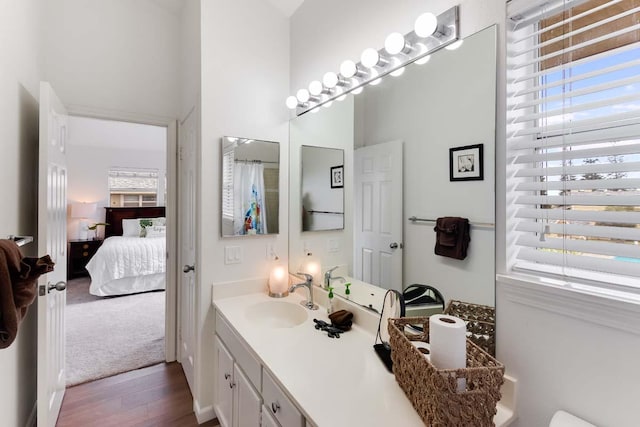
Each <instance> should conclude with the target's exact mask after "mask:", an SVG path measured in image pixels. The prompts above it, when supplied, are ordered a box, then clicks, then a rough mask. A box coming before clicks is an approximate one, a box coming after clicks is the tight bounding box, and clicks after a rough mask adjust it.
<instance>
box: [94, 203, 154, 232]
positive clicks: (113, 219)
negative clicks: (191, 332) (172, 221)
mask: <svg viewBox="0 0 640 427" xmlns="http://www.w3.org/2000/svg"><path fill="white" fill-rule="evenodd" d="M105 210H106V215H105V222H106V223H107V224H109V225H107V226H106V227H105V230H104V237H105V238H107V237H111V236H122V220H123V219H135V218H158V217H163V216H165V207H164V206H148V207H142V208H140V207H135V208H112V207H106V208H105Z"/></svg>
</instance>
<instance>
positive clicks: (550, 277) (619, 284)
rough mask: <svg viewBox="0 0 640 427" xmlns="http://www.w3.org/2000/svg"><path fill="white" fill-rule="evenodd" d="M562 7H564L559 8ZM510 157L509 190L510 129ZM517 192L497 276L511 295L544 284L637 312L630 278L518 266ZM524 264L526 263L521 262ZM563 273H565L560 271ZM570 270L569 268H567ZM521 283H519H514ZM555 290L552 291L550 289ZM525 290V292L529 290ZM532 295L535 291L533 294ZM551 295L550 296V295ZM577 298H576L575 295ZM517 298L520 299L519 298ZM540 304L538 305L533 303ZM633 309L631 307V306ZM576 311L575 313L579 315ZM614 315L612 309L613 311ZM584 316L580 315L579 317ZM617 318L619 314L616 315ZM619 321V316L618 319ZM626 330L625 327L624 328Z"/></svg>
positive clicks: (518, 5)
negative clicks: (622, 304) (503, 270)
mask: <svg viewBox="0 0 640 427" xmlns="http://www.w3.org/2000/svg"><path fill="white" fill-rule="evenodd" d="M583 1H585V0H575V1H573V2H572V3H571V6H570V7H574V6H575V5H576V4H579V3H581V2H583ZM533 3H536V2H533V1H530V0H512V1H511V2H510V4H509V10H508V15H509V16H513V15H515V14H517V13H518V9H520V10H521V11H522V13H523V16H524V19H527V18H526V11H527V8H529V9H531V6H532V4H533ZM537 3H541V4H542V3H547V5H548V6H547V7H549V8H553V7H554V4H553V2H542V1H537ZM563 3H564V2H562V1H559V2H555V6H556V7H560V8H561V7H562V4H563ZM558 10H561V9H558ZM507 21H508V22H507V27H509V24H510V22H509V21H510V18H509V17H508V18H507ZM508 33H509V29H508V28H507V51H508V48H509V45H508V43H509V34H508ZM510 78H512V75H511V76H510V75H508V76H507V94H508V93H509V92H510V90H513V88H512V87H509V81H510ZM509 113H510V112H509V106H508V105H507V124H508V125H509V123H512V122H510V120H511V119H512V117H509ZM532 153H535V149H532ZM506 154H507V158H506V168H507V187H506V188H507V189H510V188H513V185H514V184H515V180H514V179H513V178H511V177H512V176H513V174H514V172H515V170H516V167H517V166H515V165H513V164H512V163H511V161H512V160H513V157H512V154H513V153H512V152H511V150H510V147H509V130H508V132H507V150H506ZM515 197H517V195H515V194H513V193H510V192H508V193H507V196H506V201H507V229H506V242H507V243H506V244H507V246H506V259H507V265H506V267H507V270H506V274H499V275H498V277H497V279H498V282H499V283H503V284H508V285H510V286H508V287H507V290H508V292H507V293H508V294H510V295H511V296H512V297H513V296H514V295H516V296H517V295H518V294H519V293H520V292H521V291H522V290H526V292H529V293H530V292H531V291H533V290H534V289H538V290H539V289H540V288H539V287H540V286H541V285H543V286H546V290H545V291H543V292H550V293H552V294H554V293H557V292H558V291H559V290H564V291H567V290H568V291H570V292H571V293H573V294H574V296H575V294H576V293H577V294H582V295H590V296H596V297H599V298H601V297H604V298H607V299H611V300H615V301H625V302H627V303H631V304H632V305H633V307H634V308H633V310H632V311H633V312H635V313H637V304H639V303H640V287H636V288H633V287H629V286H628V284H629V282H628V281H626V280H620V281H617V280H615V277H613V276H611V275H609V274H597V273H592V272H589V274H587V275H582V277H580V276H581V275H580V274H577V275H573V276H571V277H567V276H566V274H562V272H561V270H559V269H558V268H554V267H550V266H548V267H543V268H540V267H536V268H535V269H529V268H522V267H517V266H516V262H515V253H516V250H515V247H516V246H515V243H514V242H515V240H516V239H517V236H518V234H519V233H518V232H517V231H515V230H514V227H515V225H514V218H513V216H514V210H515V208H514V207H513V206H512V202H513V200H514V198H515ZM520 265H522V263H521V264H520ZM558 273H561V274H558ZM564 273H566V270H565V271H564ZM514 285H518V286H514ZM550 290H551V291H550ZM526 292H525V293H526ZM529 295H531V294H529ZM547 296H548V295H547ZM572 298H573V297H572ZM516 299H517V298H516ZM543 300H544V304H542V303H541V304H540V307H541V308H542V306H543V305H545V304H546V305H548V298H547V297H544V298H541V299H540V301H543ZM530 305H536V304H530ZM564 308H566V301H565V305H563V306H562V309H564ZM575 308H576V310H575V313H577V312H578V311H580V310H584V306H583V305H581V304H578V305H577V306H576V307H575ZM627 308H629V307H627ZM575 313H574V314H575ZM609 314H610V312H609ZM576 317H580V316H576ZM614 317H615V316H614ZM614 320H615V319H614ZM623 329H625V328H623ZM632 329H634V331H637V332H640V327H637V328H635V327H634V328H632Z"/></svg>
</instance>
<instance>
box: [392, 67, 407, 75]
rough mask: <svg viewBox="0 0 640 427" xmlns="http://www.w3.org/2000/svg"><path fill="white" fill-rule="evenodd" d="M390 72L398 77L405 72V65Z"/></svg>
mask: <svg viewBox="0 0 640 427" xmlns="http://www.w3.org/2000/svg"><path fill="white" fill-rule="evenodd" d="M389 74H391V75H392V76H393V77H398V76H401V75H403V74H404V67H402V68H398V69H397V70H394V71H392V72H390V73H389Z"/></svg>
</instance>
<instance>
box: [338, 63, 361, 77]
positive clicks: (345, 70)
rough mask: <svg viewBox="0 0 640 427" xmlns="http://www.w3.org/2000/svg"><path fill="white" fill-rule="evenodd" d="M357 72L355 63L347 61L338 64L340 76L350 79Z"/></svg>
mask: <svg viewBox="0 0 640 427" xmlns="http://www.w3.org/2000/svg"><path fill="white" fill-rule="evenodd" d="M357 72H358V66H357V65H356V63H355V62H353V61H351V60H349V59H347V60H346V61H344V62H343V63H342V64H340V74H342V75H343V76H344V77H345V78H347V79H350V78H351V77H353V76H355V75H356V73H357Z"/></svg>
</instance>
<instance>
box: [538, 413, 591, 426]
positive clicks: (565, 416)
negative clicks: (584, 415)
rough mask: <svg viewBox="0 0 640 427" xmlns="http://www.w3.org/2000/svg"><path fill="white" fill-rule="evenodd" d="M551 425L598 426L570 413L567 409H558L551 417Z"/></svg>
mask: <svg viewBox="0 0 640 427" xmlns="http://www.w3.org/2000/svg"><path fill="white" fill-rule="evenodd" d="M549 427H596V426H594V425H593V424H591V423H588V422H586V421H585V420H583V419H581V418H578V417H576V416H574V415H571V414H569V413H568V412H565V411H558V412H556V413H555V414H554V415H553V418H551V422H550V423H549Z"/></svg>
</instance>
